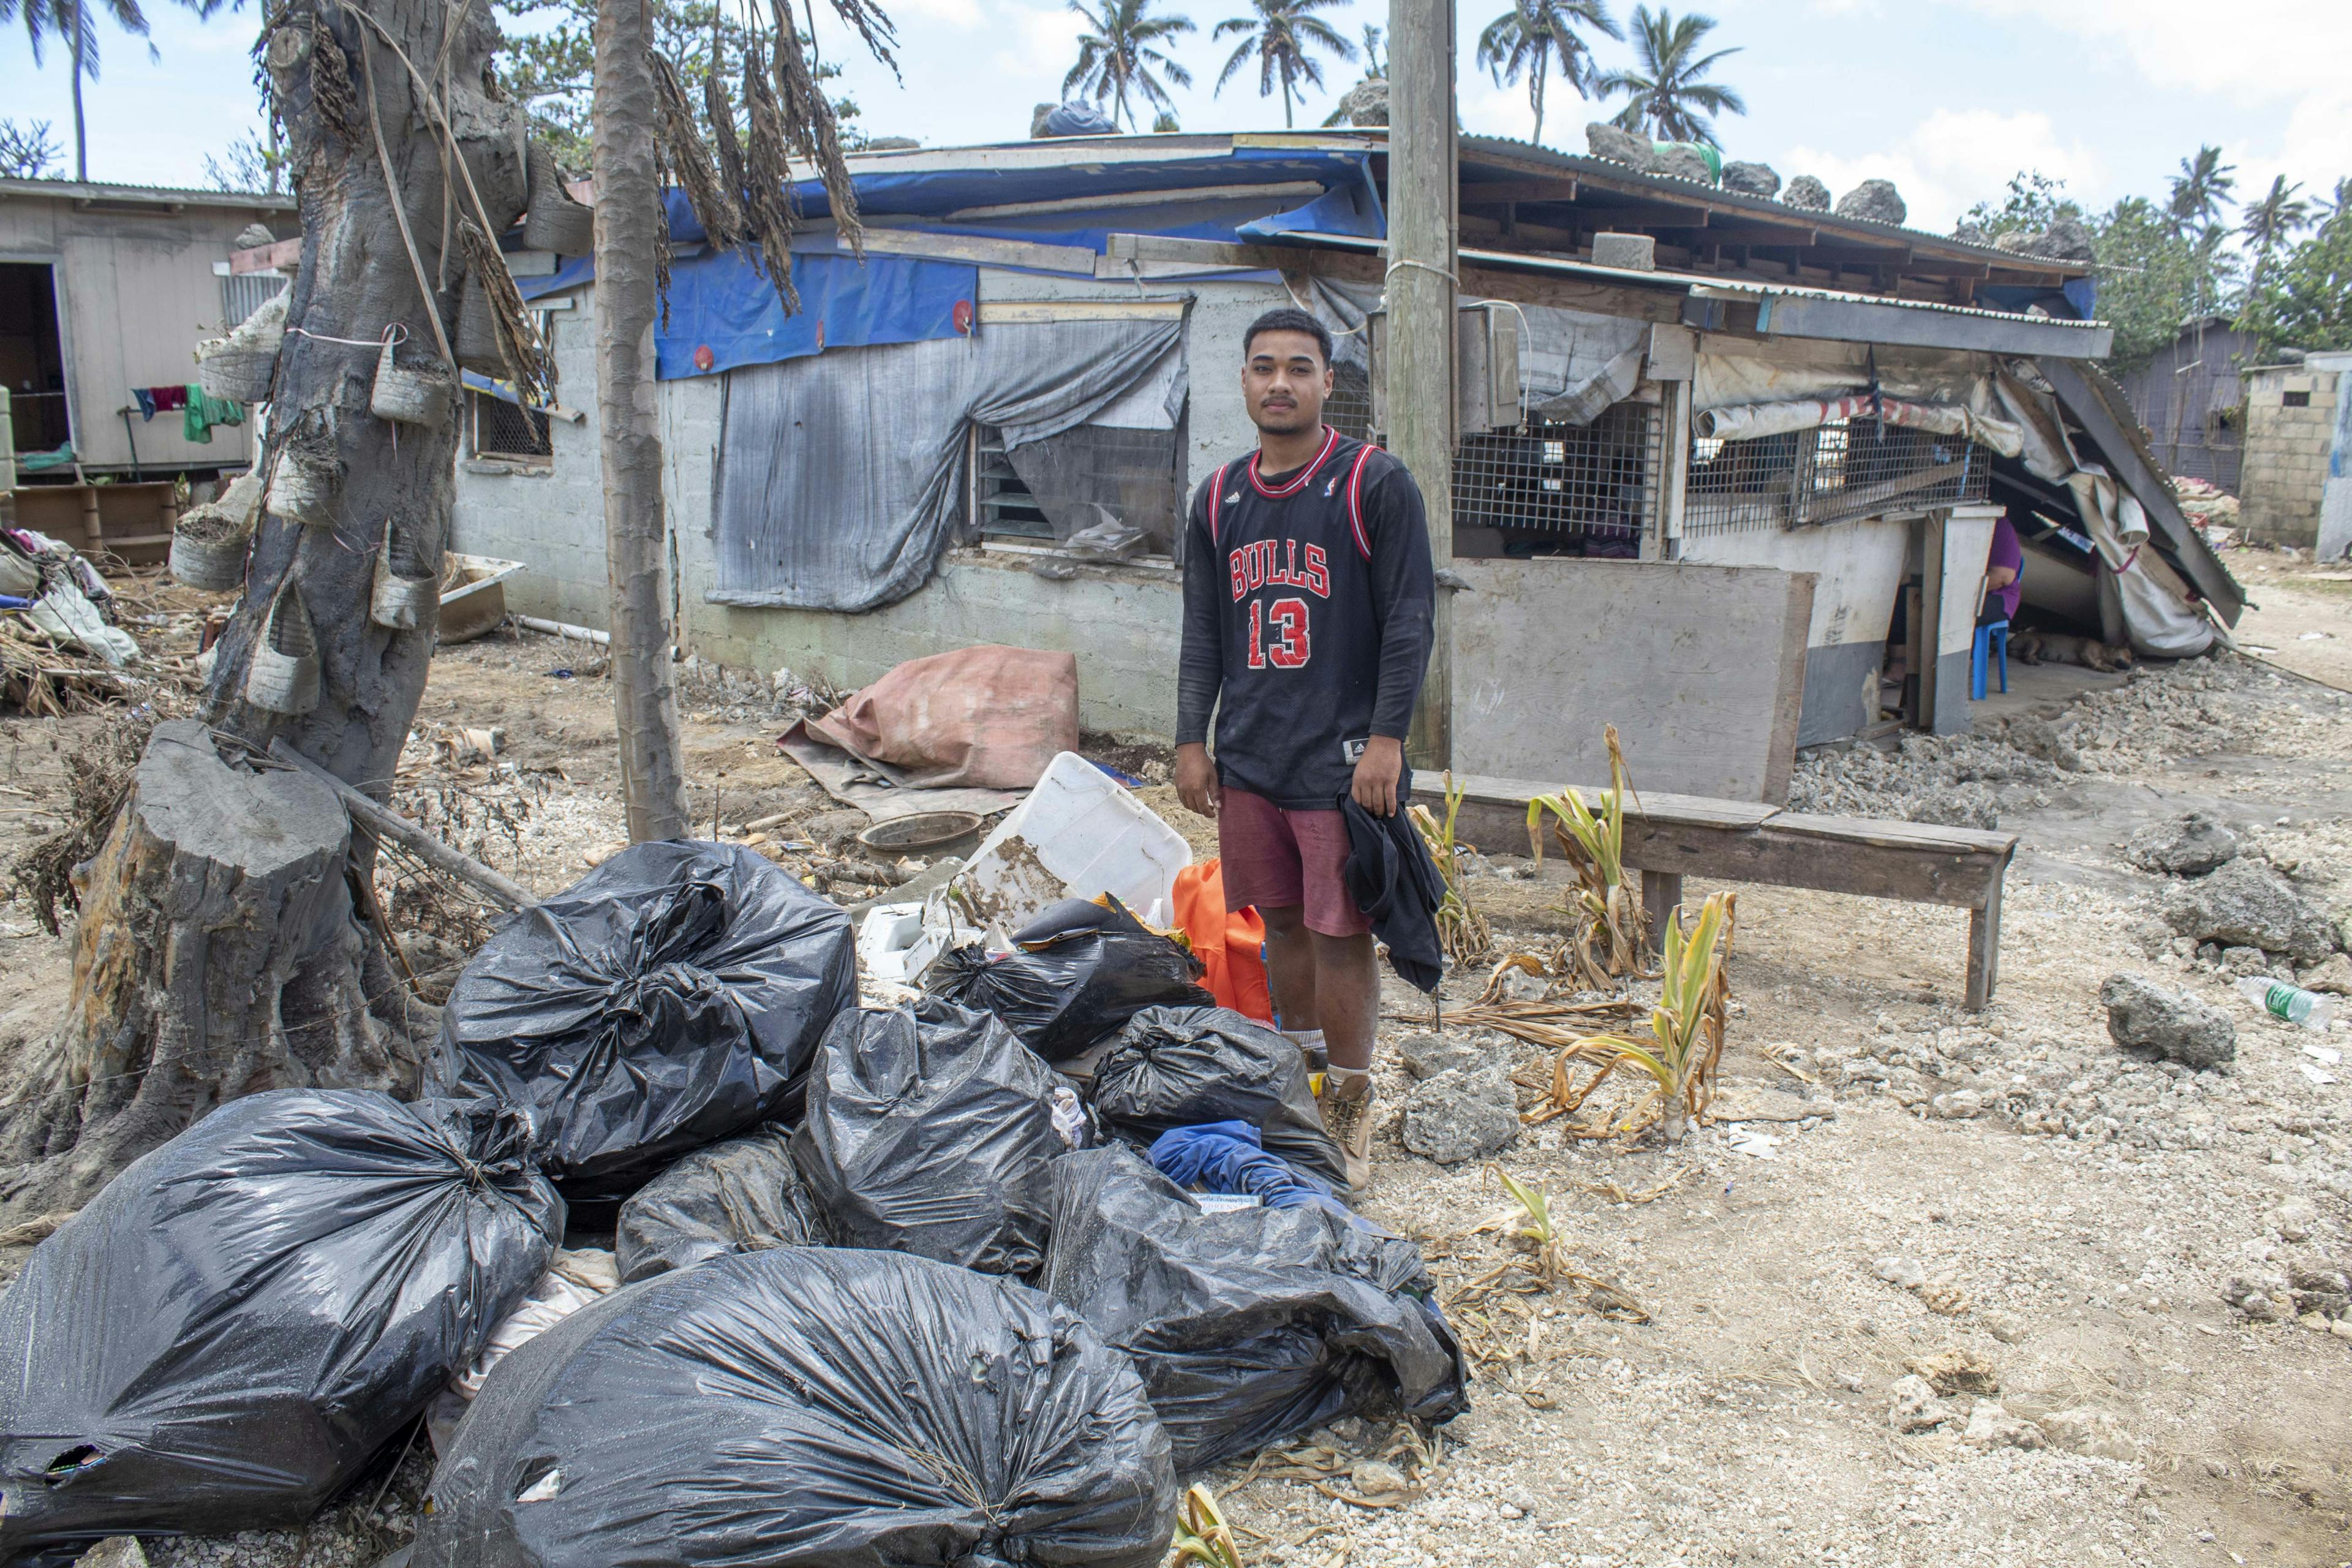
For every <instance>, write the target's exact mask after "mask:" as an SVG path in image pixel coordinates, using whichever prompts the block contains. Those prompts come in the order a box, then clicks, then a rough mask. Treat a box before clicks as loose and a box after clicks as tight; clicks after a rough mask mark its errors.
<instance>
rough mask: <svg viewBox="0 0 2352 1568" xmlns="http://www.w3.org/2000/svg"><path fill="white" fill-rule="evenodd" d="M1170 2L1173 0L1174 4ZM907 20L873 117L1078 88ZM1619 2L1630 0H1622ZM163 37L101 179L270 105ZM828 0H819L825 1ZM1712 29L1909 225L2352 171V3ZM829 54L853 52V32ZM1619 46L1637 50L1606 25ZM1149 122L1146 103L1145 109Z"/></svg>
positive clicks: (1466, 101) (1731, 72)
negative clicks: (2057, 199) (1872, 182)
mask: <svg viewBox="0 0 2352 1568" xmlns="http://www.w3.org/2000/svg"><path fill="white" fill-rule="evenodd" d="M1173 3H1174V8H1176V9H1178V10H1180V11H1185V13H1186V14H1188V15H1191V16H1192V17H1193V18H1194V20H1195V21H1197V22H1198V23H1199V24H1200V30H1199V32H1197V33H1196V34H1194V35H1193V36H1192V37H1191V38H1189V39H1187V40H1185V41H1183V42H1182V43H1181V45H1180V46H1179V47H1178V49H1177V58H1178V59H1179V62H1180V63H1181V64H1182V65H1183V66H1184V67H1186V68H1189V69H1190V71H1191V72H1192V80H1193V85H1192V88H1191V89H1176V92H1175V96H1176V100H1177V109H1178V112H1179V114H1180V116H1181V120H1182V122H1183V125H1184V128H1185V129H1186V130H1191V131H1234V130H1263V129H1267V128H1270V127H1278V126H1279V125H1280V124H1281V122H1282V110H1281V105H1280V100H1278V99H1275V100H1262V99H1260V98H1259V97H1258V96H1257V94H1256V90H1255V88H1256V72H1255V69H1244V71H1243V72H1242V73H1241V74H1240V75H1238V76H1237V77H1236V78H1235V79H1234V81H1233V82H1232V83H1231V84H1230V85H1229V86H1228V87H1227V88H1226V89H1225V91H1224V92H1223V94H1222V95H1214V94H1213V93H1212V92H1211V90H1210V89H1211V87H1212V86H1213V83H1214V82H1215V80H1216V77H1217V73H1218V71H1219V70H1220V69H1221V68H1222V67H1223V60H1224V58H1225V56H1226V55H1227V54H1228V53H1229V52H1230V51H1231V47H1232V46H1231V44H1230V43H1224V44H1219V43H1215V42H1213V41H1211V39H1210V38H1209V37H1208V35H1209V32H1210V30H1211V28H1212V27H1213V25H1214V24H1215V23H1216V22H1217V21H1218V20H1220V19H1222V17H1223V16H1225V15H1226V14H1228V13H1240V12H1242V11H1244V9H1245V7H1244V5H1242V4H1241V0H1210V3H1209V4H1206V5H1193V6H1192V8H1191V9H1190V10H1189V11H1187V10H1186V7H1187V5H1191V0H1173ZM1170 4H1171V0H1160V5H1162V6H1166V5H1170ZM1504 5H1505V0H1468V4H1467V6H1466V8H1465V11H1464V14H1463V17H1462V36H1461V52H1462V59H1463V61H1464V69H1463V75H1462V85H1461V92H1462V117H1463V121H1464V123H1465V126H1467V127H1468V128H1469V129H1470V130H1471V131H1473V132H1480V133H1484V134H1488V135H1497V136H1511V137H1520V138H1525V137H1527V136H1528V134H1529V133H1530V132H1531V131H1532V129H1533V120H1534V116H1533V113H1532V110H1530V108H1529V106H1528V95H1527V91H1526V87H1525V83H1524V82H1522V83H1520V84H1518V85H1516V86H1498V85H1497V84H1496V82H1495V81H1494V80H1493V79H1491V78H1490V77H1489V76H1488V75H1487V73H1486V72H1484V71H1480V70H1477V69H1476V68H1475V67H1473V66H1471V64H1470V61H1471V60H1472V58H1474V49H1475V40H1476V37H1477V33H1478V30H1479V28H1480V27H1482V26H1484V25H1485V24H1486V22H1487V21H1488V20H1490V19H1491V18H1490V17H1489V16H1488V15H1487V14H1486V13H1487V11H1488V10H1493V11H1497V12H1499V11H1501V10H1502V9H1503V8H1504ZM884 6H885V8H886V9H887V11H888V12H889V13H890V15H891V16H892V17H893V18H894V19H895V20H896V22H897V23H898V33H899V37H900V39H901V47H900V66H901V68H902V71H903V79H893V78H892V76H891V74H890V73H889V72H888V71H887V70H885V69H883V68H880V67H878V66H876V65H873V64H872V63H870V62H866V61H853V62H851V63H850V64H849V65H848V68H847V70H846V74H845V81H846V84H847V86H848V89H849V90H850V91H851V93H852V94H853V95H854V96H855V97H856V100H857V101H858V103H859V104H860V105H861V106H862V108H863V110H864V120H863V121H862V123H863V124H864V125H865V127H866V129H867V130H868V131H869V132H872V133H874V134H877V135H905V136H913V137H916V138H918V139H919V140H920V141H921V142H924V143H925V144H926V145H930V146H942V145H956V144H960V143H965V142H991V141H1003V140H1008V139H1013V138H1018V137H1021V136H1024V135H1025V134H1026V133H1027V131H1028V125H1029V115H1030V109H1031V106H1032V105H1033V104H1035V103H1037V102H1039V101H1042V100H1051V99H1055V98H1058V97H1059V96H1060V85H1061V79H1062V76H1063V74H1064V72H1065V71H1066V69H1067V68H1068V66H1069V63H1070V61H1071V59H1072V58H1073V56H1074V52H1075V44H1074V39H1075V38H1076V34H1077V30H1078V28H1079V26H1080V25H1081V24H1080V19H1079V17H1078V16H1076V14H1075V13H1074V12H1072V11H1071V10H1070V9H1068V8H1067V6H1066V5H1058V4H1055V3H1054V0H884ZM147 9H148V16H149V18H150V21H151V22H152V26H153V37H152V44H153V50H154V55H153V58H151V56H150V53H149V50H148V47H147V46H146V45H145V44H142V42H141V41H140V40H138V39H136V38H131V37H125V36H123V35H122V34H121V33H120V32H119V31H112V30H110V31H109V32H108V34H107V37H106V54H105V58H104V61H103V71H102V75H101V77H100V80H99V81H97V82H96V83H94V84H91V85H90V86H89V88H88V89H87V91H86V94H85V97H86V100H87V103H88V114H89V140H90V174H91V176H92V177H93V178H96V179H103V180H115V181H122V182H129V183H139V184H178V185H198V184H205V183H206V182H205V177H204V173H205V170H204V154H205V153H207V152H211V153H218V152H219V151H220V150H221V149H222V148H224V147H226V144H227V143H228V142H231V141H232V140H234V139H235V138H236V137H237V136H239V135H241V134H245V133H247V132H251V131H252V130H253V129H254V128H255V126H256V125H257V111H256V108H255V96H254V89H253V82H252V68H251V63H250V60H249V58H248V54H247V51H248V49H249V48H250V47H251V44H252V41H253V28H254V26H255V25H256V24H255V16H256V14H257V10H256V7H255V5H251V4H247V5H245V6H244V8H243V9H242V10H240V11H237V12H235V13H230V14H226V15H223V16H216V17H215V19H214V20H212V21H210V22H203V23H200V22H198V21H196V20H195V19H194V16H192V15H190V14H189V13H188V12H186V11H184V10H183V9H181V8H180V7H179V6H177V5H173V4H171V3H170V0H150V4H149V5H148V8H147ZM819 9H820V11H822V9H823V7H821V6H820V7H819ZM1630 9H1631V6H1630V5H1627V4H1626V3H1625V0H1612V12H1613V14H1615V15H1616V16H1619V17H1620V18H1621V19H1622V17H1623V16H1625V14H1626V13H1627V12H1628V11H1630ZM1709 10H1710V13H1711V14H1712V15H1714V16H1716V17H1717V21H1718V23H1719V26H1717V30H1716V33H1715V35H1714V39H1713V42H1714V43H1715V44H1716V46H1717V47H1726V48H1733V47H1736V48H1737V49H1738V51H1739V52H1738V54H1735V55H1733V56H1731V57H1730V58H1728V59H1727V60H1726V61H1724V62H1723V64H1722V65H1721V67H1719V68H1718V70H1717V76H1718V77H1719V78H1720V79H1722V80H1724V81H1726V82H1727V83H1728V84H1730V85H1732V86H1734V87H1736V88H1738V89H1739V91H1740V92H1741V93H1742V94H1743V95H1744V96H1745V98H1746V99H1747V101H1748V113H1747V114H1746V115H1744V116H1736V117H1729V118H1727V120H1726V121H1723V122H1722V123H1721V125H1720V128H1719V132H1718V134H1719V139H1720V140H1721V141H1722V142H1723V143H1724V145H1725V147H1726V149H1727V152H1728V153H1729V154H1730V155H1731V156H1735V157H1742V158H1753V159H1760V160H1762V161H1764V162H1766V163H1770V164H1772V165H1773V166H1774V167H1775V168H1777V169H1779V170H1780V174H1782V175H1783V177H1787V176H1790V175H1794V174H1817V175H1820V176H1821V177H1822V179H1824V180H1825V181H1827V182H1828V184H1829V185H1830V187H1831V189H1832V191H1833V192H1840V193H1842V192H1843V191H1845V190H1847V189H1849V188H1851V187H1852V186H1853V184H1856V183H1858V182H1859V181H1861V180H1863V179H1864V178H1868V177H1871V176H1884V177H1885V178H1889V179H1892V180H1894V181H1895V184H1896V185H1897V186H1898V187H1899V188H1900V189H1901V191H1902V192H1903V195H1904V196H1905V197H1906V200H1907V201H1908V202H1909V204H1910V207H1911V222H1912V223H1913V224H1914V225H1915V226H1919V227H1923V228H1931V229H1944V228H1948V227H1949V226H1951V224H1952V222H1953V221H1954V220H1955V219H1956V218H1957V217H1958V215H1959V214H1960V213H1961V212H1962V211H1964V210H1965V209H1966V208H1967V207H1968V206H1969V204H1970V203H1972V202H1974V201H1976V200H1978V199H1979V198H1980V197H1986V196H1998V195H2000V190H2001V187H2002V185H2003V184H2004V183H2005V182H2006V181H2007V180H2008V178H2009V177H2010V175H2011V174H2014V173H2016V172H2017V171H2018V170H2020V169H2024V168H2034V169H2039V170H2041V171H2042V172H2043V173H2044V174H2050V175H2053V176H2055V177H2057V178H2060V179H2063V180H2064V181H2065V183H2066V185H2067V188H2068V190H2069V191H2070V192H2072V193H2073V194H2074V195H2077V196H2078V197H2081V198H2083V199H2084V200H2085V201H2086V202H2087V203H2089V204H2090V205H2095V206H2096V205H2105V204H2106V203H2108V202H2111V201H2113V200H2114V199H2115V198H2116V197H2117V196H2121V195H2130V194H2134V193H2140V194H2147V195H2158V194H2160V193H2161V191H2162V189H2163V186H2164V182H2165V179H2166V177H2167V176H2168V174H2171V173H2172V171H2173V170H2174V168H2175V166H2176V164H2177V163H2178V162H2179V159H2180V158H2181V157H2183V156H2184V155H2186V154H2188V153H2191V152H2193V151H2194V150H2195V148H2196V146H2197V144H2198V143H2199V142H2217V143H2219V144H2220V145H2221V146H2222V147H2223V148H2224V149H2225V150H2226V153H2227V155H2228V157H2229V159H2230V161H2231V162H2232V163H2235V164H2236V165H2237V166H2238V170H2239V182H2240V184H2239V188H2240V192H2241V194H2245V193H2247V192H2248V191H2249V190H2250V189H2252V188H2256V187H2263V186H2267V185H2268V184H2269V183H2270V180H2271V178H2272V176H2273V174H2285V175H2286V177H2287V178H2288V179H2289V180H2291V181H2297V182H2300V183H2301V184H2303V185H2304V186H2305V188H2306V190H2307V191H2308V192H2310V193H2311V194H2315V195H2317V194H2324V193H2326V191H2327V190H2328V189H2329V188H2330V187H2331V186H2332V185H2333V184H2334V183H2335V181H2336V179H2338V178H2339V177H2342V176H2345V175H2347V174H2352V70H2347V61H2352V0H2231V4H2228V5H2213V4H2212V3H2211V0H1710V5H1709ZM1325 15H1326V16H1328V17H1329V18H1330V19H1331V21H1332V22H1333V24H1334V25H1335V26H1338V27H1339V30H1340V31H1341V32H1342V33H1343V34H1344V35H1346V36H1348V37H1350V38H1353V37H1356V36H1357V34H1358V33H1359V32H1360V29H1361V27H1362V26H1364V25H1365V24H1366V23H1373V24H1380V23H1382V22H1384V21H1385V20H1386V8H1385V6H1384V5H1379V4H1372V3H1367V0H1355V3H1354V4H1352V5H1347V6H1342V7H1338V8H1335V9H1333V10H1331V11H1328V12H1327V13H1325ZM1598 42H1599V50H1598V52H1599V54H1600V56H1601V63H1602V65H1603V66H1604V67H1607V66H1611V65H1617V64H1622V63H1630V53H1629V51H1628V50H1627V49H1626V48H1625V47H1624V46H1622V45H1619V44H1612V43H1611V42H1610V41H1608V40H1607V39H1605V38H1604V39H1601V40H1598ZM824 46H825V49H826V53H827V54H828V56H830V57H833V58H843V59H845V60H848V59H849V55H848V51H847V49H846V47H845V45H844V43H843V41H842V40H841V38H840V37H838V36H837V35H829V36H827V37H825V38H824ZM66 69H67V68H66V64H65V57H64V55H63V54H62V52H61V51H59V50H58V49H57V48H56V47H51V49H50V50H49V51H48V58H47V64H46V65H45V66H43V67H40V68H36V66H35V65H34V63H33V60H32V57H31V54H30V51H29V50H28V48H27V47H26V42H25V38H24V36H23V34H22V32H21V30H19V29H17V28H15V27H11V28H9V29H7V30H6V32H5V34H0V115H5V116H7V117H9V118H12V119H15V120H16V121H18V122H19V123H20V124H21V123H22V122H23V121H26V120H28V119H30V120H47V121H50V122H51V123H52V126H53V128H54V130H55V132H56V135H57V139H58V142H60V143H61V144H64V145H66V147H67V149H68V160H69V159H70V156H71V146H70V143H71V124H72V110H71V108H70V104H69V101H68V92H67V88H68V84H67V77H66ZM1357 75H1358V68H1356V67H1355V66H1352V65H1349V64H1348V63H1345V62H1340V61H1332V62H1329V63H1328V65H1327V67H1326V84H1327V85H1326V89H1325V90H1323V91H1321V92H1319V93H1318V92H1313V91H1311V90H1310V94H1309V96H1308V98H1307V101H1306V103H1305V104H1304V105H1302V107H1301V109H1300V111H1299V114H1298V120H1299V122H1300V123H1301V124H1302V125H1314V124H1317V123H1319V122H1320V121H1321V120H1322V118H1323V116H1324V115H1325V114H1326V113H1328V111H1329V109H1330V106H1331V103H1332V100H1334V99H1335V98H1336V96H1337V95H1338V94H1339V92H1341V91H1344V90H1345V89H1346V88H1347V86H1348V85H1349V83H1351V82H1353V81H1354V80H1355V79H1356V77H1357ZM1552 89H1553V90H1552V91H1551V93H1550V95H1549V101H1548V103H1547V115H1546V119H1545V122H1544V139H1545V141H1546V142H1548V143H1549V145H1552V146H1554V147H1565V148H1568V149H1569V150H1571V151H1581V150H1582V146H1583V124H1584V122H1585V121H1587V120H1591V119H1598V118H1602V117H1604V111H1603V110H1601V108H1600V107H1598V106H1595V105H1591V104H1587V103H1584V102H1581V101H1580V100H1578V99H1577V98H1576V97H1575V96H1574V94H1572V93H1570V92H1567V91H1566V90H1565V89H1561V88H1560V87H1559V83H1558V82H1557V81H1555V82H1554V83H1553V84H1552ZM1147 123H1148V119H1147Z"/></svg>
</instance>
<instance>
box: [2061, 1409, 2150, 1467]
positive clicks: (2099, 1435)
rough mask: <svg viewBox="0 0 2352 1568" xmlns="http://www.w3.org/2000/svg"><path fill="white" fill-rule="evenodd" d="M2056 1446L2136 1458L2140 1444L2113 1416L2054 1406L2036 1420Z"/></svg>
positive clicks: (2110, 1456)
mask: <svg viewBox="0 0 2352 1568" xmlns="http://www.w3.org/2000/svg"><path fill="white" fill-rule="evenodd" d="M2035 1425H2037V1426H2040V1427H2041V1428H2042V1436H2045V1437H2047V1438H2048V1439H2049V1440H2050V1446H2051V1447H2053V1448H2063V1449H2064V1450H2065V1451H2066V1452H2068V1453H2070V1454H2082V1455H2084V1456H2086V1457H2088V1458H2094V1459H2125V1460H2130V1459H2137V1458H2139V1445H2138V1444H2137V1443H2135V1442H2133V1441H2132V1440H2131V1438H2130V1437H2128V1436H2126V1435H2125V1433H2124V1430H2123V1428H2122V1427H2121V1426H2117V1425H2116V1419H2115V1417H2114V1416H2112V1415H2107V1414H2106V1413H2105V1411H2101V1410H2090V1409H2074V1410H2053V1411H2052V1412H2051V1413H2050V1414H2049V1415H2044V1416H2042V1418H2041V1420H2040V1421H2038V1422H2037V1423H2035Z"/></svg>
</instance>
